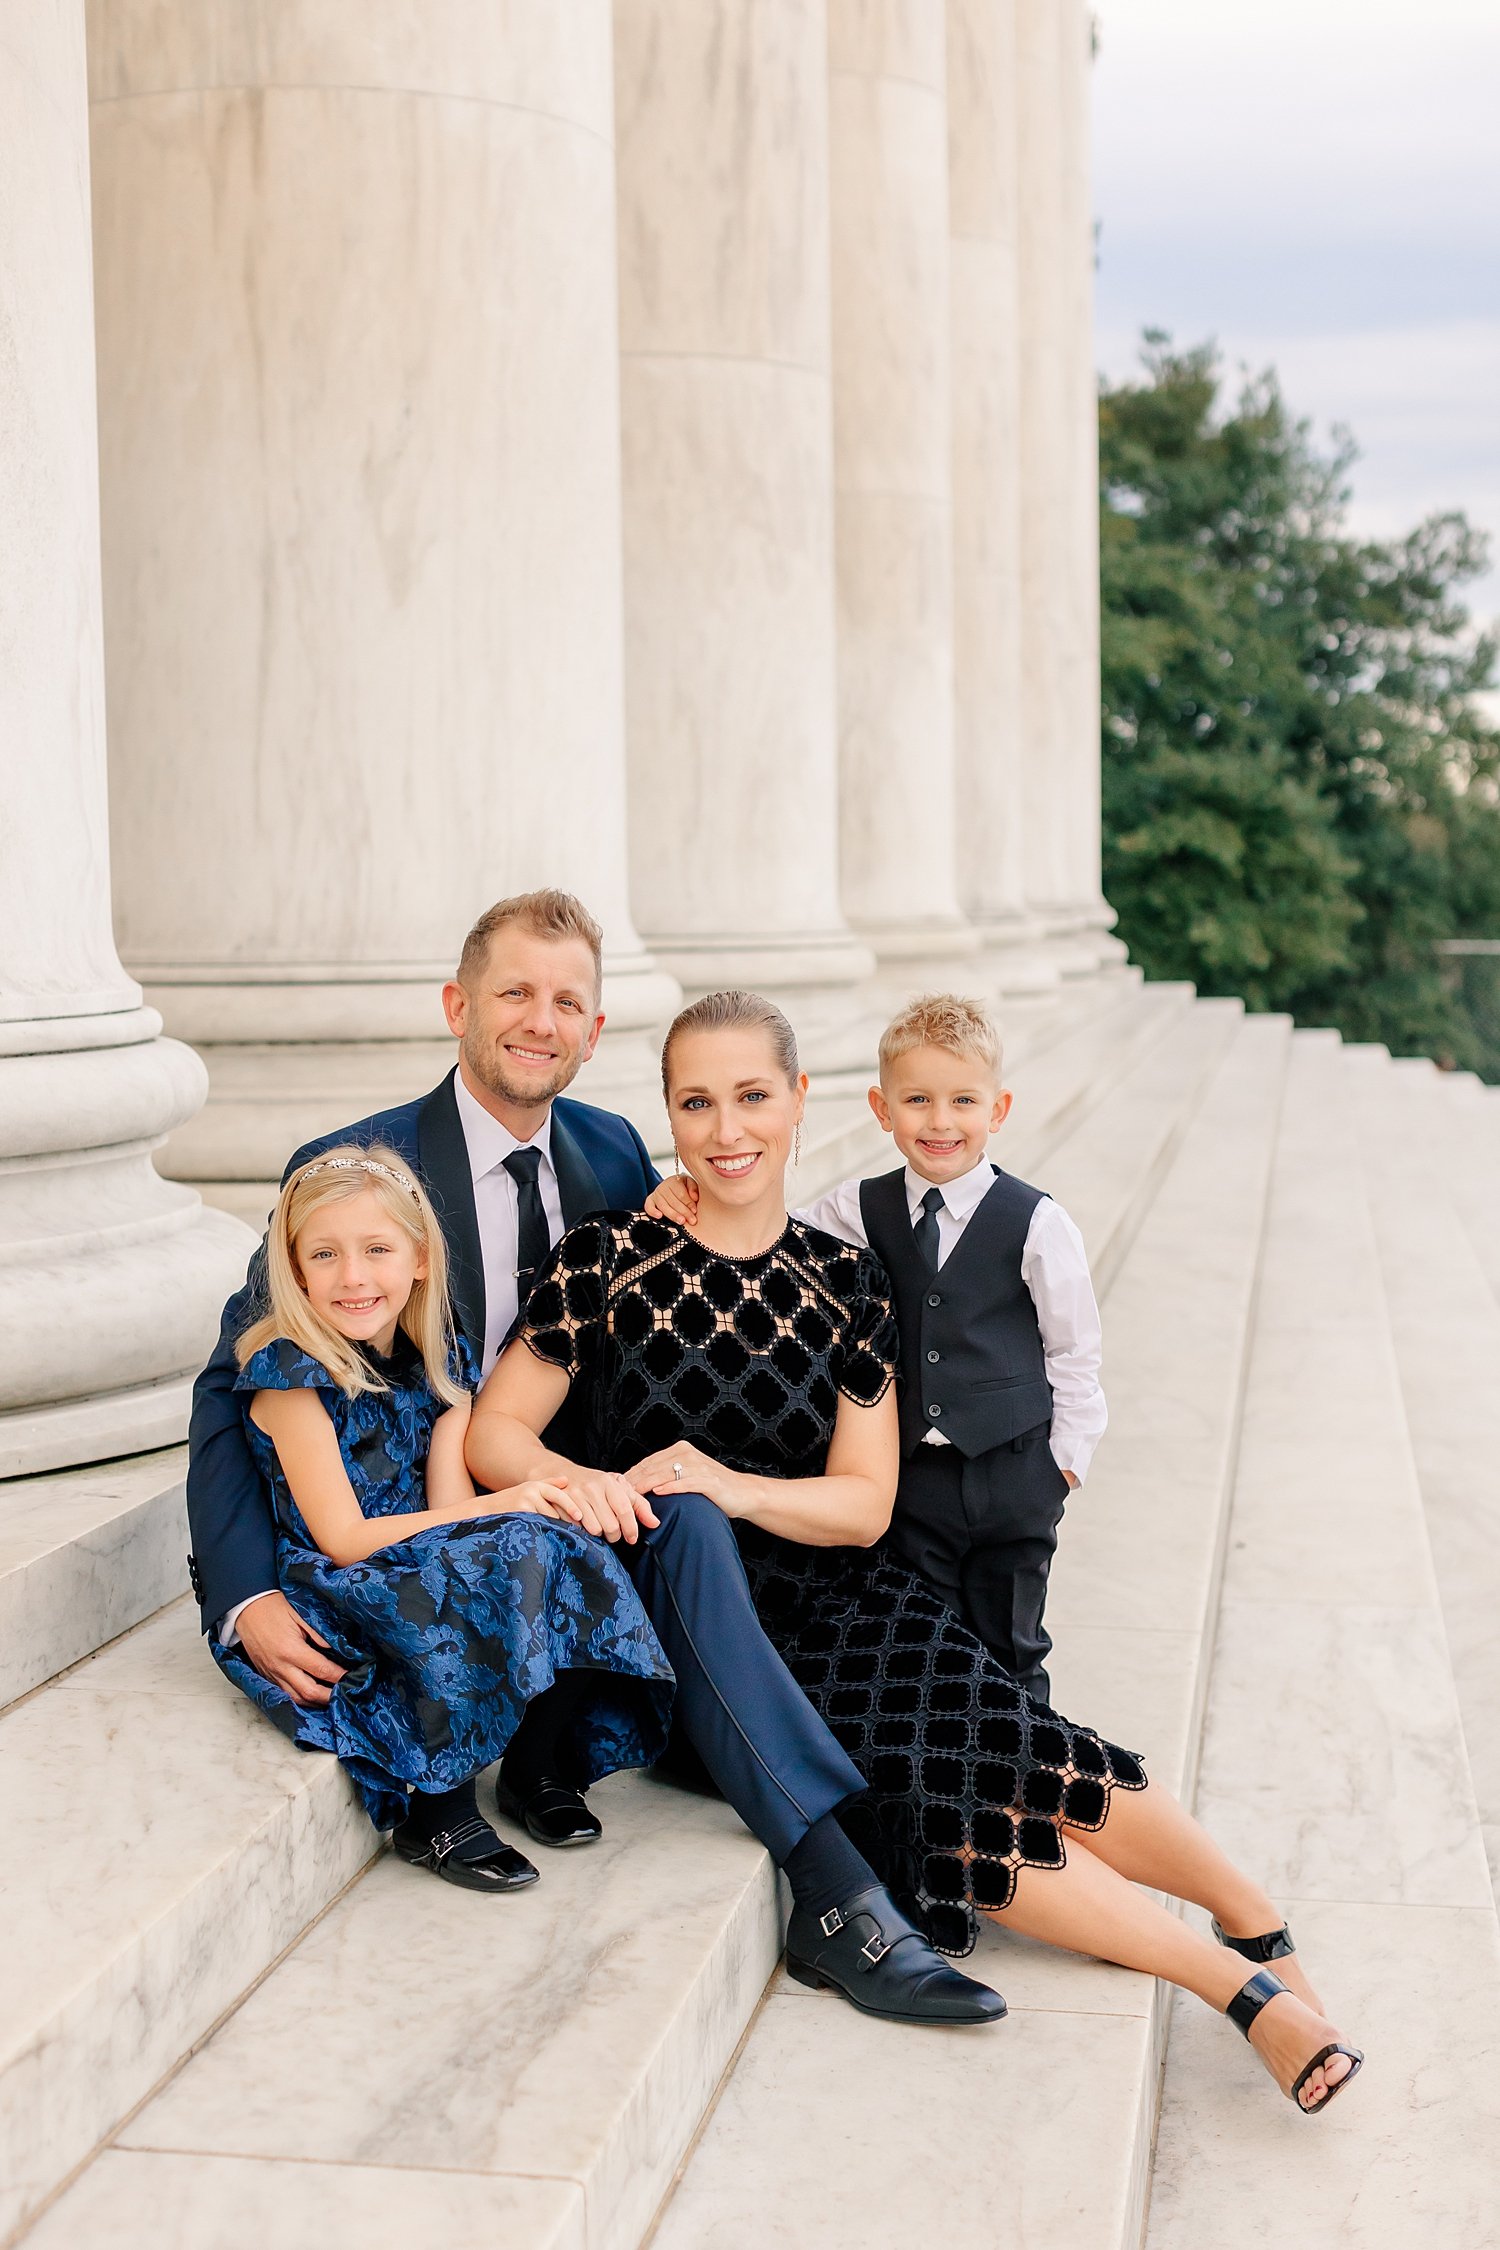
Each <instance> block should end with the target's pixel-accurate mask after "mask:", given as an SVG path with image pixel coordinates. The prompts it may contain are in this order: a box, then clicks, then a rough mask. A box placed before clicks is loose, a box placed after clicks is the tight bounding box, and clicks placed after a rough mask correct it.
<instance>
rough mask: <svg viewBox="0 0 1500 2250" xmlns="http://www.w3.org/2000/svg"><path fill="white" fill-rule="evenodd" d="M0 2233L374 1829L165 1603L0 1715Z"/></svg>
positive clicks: (194, 2029)
mask: <svg viewBox="0 0 1500 2250" xmlns="http://www.w3.org/2000/svg"><path fill="white" fill-rule="evenodd" d="M0 1801H3V1803H4V1805H5V1819H4V1821H3V1822H0V1929H3V1930H4V1932H5V1941H6V1942H5V1946H4V1950H3V1954H0V2240H6V2239H8V2237H9V2235H10V2234H11V2232H12V2230H13V2229H14V2228H16V2227H17V2226H18V2225H20V2224H22V2223H23V2222H24V2221H25V2219H26V2218H27V2217H28V2215H29V2214H30V2213H31V2212H33V2211H34V2210H35V2209H36V2208H37V2207H38V2206H39V2205H40V2204H41V2203H42V2202H43V2200H44V2199H45V2198H46V2197H47V2196H48V2195H49V2194H50V2193H51V2192H52V2190H53V2189H54V2188H55V2187H56V2186H57V2184H58V2182H59V2181H60V2180H62V2179H64V2178H65V2177H66V2176H67V2174H68V2173H69V2172H70V2171H71V2170H72V2169H73V2167H74V2166H76V2165H78V2164H79V2163H81V2162H82V2161H83V2159H84V2158H85V2157H87V2156H88V2154H89V2152H90V2151H91V2150H92V2149H93V2148H94V2147H95V2146H96V2144H97V2143H98V2142H99V2141H100V2139H101V2138H102V2137H103V2136H104V2135H105V2134H106V2133H108V2132H109V2131H111V2130H112V2129H113V2128H114V2126H115V2125H117V2124H118V2123H119V2121H120V2119H121V2118H122V2117H123V2116H125V2115H126V2114H127V2113H128V2112H129V2111H130V2109H131V2108H132V2107H133V2106H134V2104H135V2103H136V2102H138V2101H140V2099H141V2098H142V2096H143V2095H145V2094H146V2093H148V2092H149V2091H150V2089H151V2088H152V2086H154V2085H155V2084H156V2083H157V2081H158V2080H159V2079H160V2078H161V2077H162V2075H163V2073H164V2072H166V2071H168V2070H170V2069H171V2068H172V2067H173V2065H174V2064H175V2063H177V2062H178V2060H179V2059H180V2058H181V2056H182V2055H184V2054H185V2053H186V2052H187V2050H188V2049H189V2048H190V2047H191V2046H192V2044H193V2042H194V2041H195V2040H197V2039H200V2038H201V2037H202V2036H203V2034H204V2033H205V2032H206V2031H207V2030H208V2028H209V2026H210V2025H211V2024H212V2023H213V2022H214V2021H215V2019H216V2018H217V2017H218V2016H219V2015H221V2014H222V2013H223V2011H224V2010H225V2009H226V2008H227V2007H229V2006H230V2005H231V2003H232V2002H233V2001H235V2000H236V1999H237V1998H238V1997H239V1996H240V1994H242V1993H243V1992H244V1991H245V1989H246V1987H247V1986H249V1985H250V1984H252V1983H253V1982H254V1981H255V1979H256V1978H257V1977H258V1976H260V1975H261V1974H262V1973H263V1972H264V1971H265V1970H266V1969H267V1968H268V1967H269V1966H270V1964H271V1963H272V1962H273V1961H274V1960H275V1959H276V1957H277V1955H278V1954H279V1953H281V1952H282V1951H283V1950H284V1948H285V1947H286V1946H288V1945H289V1944H290V1943H291V1942H292V1940H293V1939H294V1938H296V1937H298V1936H300V1934H301V1933H302V1931H304V1930H305V1929H306V1928H307V1926H308V1925H309V1923H310V1922H312V1921H313V1920H314V1919H315V1917H316V1916H317V1915H318V1914H320V1913H321V1912H322V1911H323V1909H324V1908H325V1907H326V1906H327V1905H328V1904H329V1902H330V1900H332V1899H334V1898H336V1897H337V1895H338V1893H339V1892H340V1891H341V1890H342V1889H343V1887H344V1886H345V1884H346V1883H348V1882H349V1881H350V1880H351V1879H352V1878H353V1877H354V1876H355V1875H357V1874H358V1872H359V1871H360V1869H361V1868H362V1867H363V1866H364V1865H365V1863H366V1862H367V1861H368V1860H369V1858H370V1857H371V1855H372V1852H373V1851H374V1849H375V1845H376V1838H375V1836H374V1833H373V1831H372V1830H371V1828H370V1826H369V1823H368V1822H367V1821H366V1820H365V1818H364V1815H363V1814H362V1813H361V1812H360V1811H359V1810H358V1808H357V1806H356V1804H355V1802H354V1799H353V1796H352V1793H351V1791H350V1789H349V1787H348V1784H347V1783H346V1781H345V1780H344V1777H343V1774H342V1773H341V1771H340V1769H339V1768H338V1766H337V1765H336V1764H335V1763H334V1761H333V1760H332V1759H328V1758H318V1757H311V1756H308V1755H305V1754H304V1753H302V1752H300V1751H298V1750H295V1749H294V1748H293V1747H292V1745H291V1744H290V1743H289V1742H287V1741H286V1740H285V1738H284V1737H283V1736H281V1735H280V1734H278V1733H277V1731H276V1730H275V1728H274V1727H271V1726H268V1725H267V1724H266V1722H265V1720H264V1719H262V1718H261V1717H260V1715H259V1713H258V1712H257V1711H255V1710H254V1709H253V1707H252V1706H251V1705H250V1704H249V1703H247V1702H246V1701H245V1700H244V1699H243V1698H242V1697H241V1696H239V1695H237V1694H236V1693H235V1691H234V1690H233V1689H232V1688H231V1687H229V1686H228V1684H227V1683H226V1682H225V1681H223V1680H221V1679H220V1678H219V1676H218V1674H217V1673H216V1672H214V1670H213V1668H212V1666H211V1665H210V1664H209V1661H208V1659H207V1657H206V1656H205V1654H204V1652H203V1648H202V1644H201V1642H200V1639H199V1634H198V1621H197V1614H196V1611H195V1610H194V1609H193V1607H192V1606H191V1604H190V1603H189V1602H186V1601H183V1602H179V1603H177V1604H175V1605H174V1606H173V1607H172V1608H170V1609H167V1610H165V1611H163V1612H162V1613H161V1614H160V1615H159V1616H157V1617H156V1618H154V1619H153V1620H152V1621H151V1622H150V1623H149V1624H146V1625H143V1626H140V1627H138V1628H137V1629H136V1630H135V1631H134V1632H132V1633H129V1634H127V1635H125V1636H124V1637H123V1638H122V1639H120V1640H117V1641H116V1642H114V1643H113V1645H112V1646H111V1647H109V1648H107V1649H106V1650H104V1651H103V1653H102V1654H100V1655H98V1656H96V1657H93V1658H91V1659H89V1660H88V1661H86V1662H85V1663H82V1664H79V1665H77V1666H76V1667H75V1668H74V1669H73V1670H72V1671H70V1672H67V1673H64V1674H63V1676H62V1677H61V1678H60V1679H57V1680H54V1681H52V1682H51V1683H50V1684H49V1685H48V1686H46V1687H44V1688H41V1689H39V1690H38V1691H37V1693H36V1694H34V1695H31V1696H29V1697H27V1698H26V1699H25V1700H24V1701H22V1702H20V1703H18V1704H16V1705H14V1706H13V1707H12V1708H11V1709H10V1710H9V1711H8V1712H6V1713H5V1714H4V1715H3V1716H0Z"/></svg>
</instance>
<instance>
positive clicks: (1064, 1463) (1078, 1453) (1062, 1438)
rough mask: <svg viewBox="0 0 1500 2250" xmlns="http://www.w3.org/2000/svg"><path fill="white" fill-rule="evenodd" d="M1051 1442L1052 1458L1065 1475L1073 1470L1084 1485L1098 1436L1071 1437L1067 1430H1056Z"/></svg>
mask: <svg viewBox="0 0 1500 2250" xmlns="http://www.w3.org/2000/svg"><path fill="white" fill-rule="evenodd" d="M1050 1443H1051V1446H1052V1458H1053V1460H1054V1461H1055V1462H1056V1463H1057V1465H1058V1467H1059V1468H1060V1469H1061V1470H1062V1472H1063V1474H1064V1476H1067V1475H1068V1474H1069V1472H1070V1471H1071V1473H1072V1474H1073V1475H1074V1476H1075V1477H1077V1479H1078V1482H1079V1484H1080V1485H1082V1484H1083V1482H1084V1479H1085V1478H1086V1477H1087V1475H1088V1473H1089V1464H1090V1462H1091V1461H1092V1460H1093V1458H1094V1450H1095V1447H1096V1446H1097V1444H1098V1440H1097V1438H1078V1437H1069V1436H1068V1434H1067V1432H1066V1431H1058V1430H1054V1431H1053V1433H1052V1437H1051V1440H1050Z"/></svg>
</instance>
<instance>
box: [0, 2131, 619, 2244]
mask: <svg viewBox="0 0 1500 2250" xmlns="http://www.w3.org/2000/svg"><path fill="white" fill-rule="evenodd" d="M587 2240H588V2237H587V2234H586V2232H585V2228H584V2214H583V2197H582V2195H581V2194H580V2193H579V2191H578V2189H577V2188H575V2187H572V2186H570V2185H568V2184H567V2183H566V2182H565V2181H561V2180H522V2179H505V2180H497V2179H485V2178H476V2177H475V2176H473V2175H472V2174H465V2173H455V2172H423V2171H408V2170H405V2169H403V2167H402V2166H401V2164H400V2163H399V2161H385V2162H382V2163H381V2164H378V2165H362V2164H278V2163H275V2162H271V2163H267V2162H265V2161H264V2160H263V2159H260V2158H255V2159H249V2158H242V2157H233V2156H227V2157H226V2156H176V2155H172V2154H157V2153H155V2152H152V2153H149V2154H141V2153H138V2152H136V2151H133V2150H120V2149H112V2150H108V2151H106V2153H105V2154H104V2155H103V2156H101V2157H100V2158H99V2159H98V2161H97V2162H96V2163H94V2164H92V2165H91V2166H90V2167H89V2169H88V2171H87V2172H85V2173H84V2174H83V2177H82V2178H81V2179H80V2180H79V2181H78V2182H77V2184H76V2185H75V2186H73V2187H71V2188H69V2189H68V2190H67V2192H66V2193H65V2194H64V2195H63V2196H62V2197H61V2198H60V2200H59V2201H58V2202H57V2203H56V2204H55V2205H54V2206H53V2208H52V2209H51V2210H50V2211H49V2212H48V2213H47V2214H46V2216H45V2217H44V2218H43V2219H42V2220H41V2221H40V2222H39V2224H38V2225H37V2226H35V2227H34V2228H33V2229H32V2230H31V2232H30V2233H29V2234H28V2235H27V2237H26V2241H27V2245H28V2250H244V2245H245V2244H246V2243H272V2242H274V2243H275V2245H276V2250H346V2246H348V2250H353V2246H354V2245H355V2244H358V2246H359V2250H427V2245H429V2244H437V2243H441V2245H442V2250H497V2246H502V2245H503V2250H586V2245H587Z"/></svg>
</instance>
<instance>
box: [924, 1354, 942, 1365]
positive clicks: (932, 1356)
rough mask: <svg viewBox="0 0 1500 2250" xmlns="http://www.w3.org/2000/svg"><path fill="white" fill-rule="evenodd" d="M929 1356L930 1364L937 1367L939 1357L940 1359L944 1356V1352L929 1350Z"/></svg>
mask: <svg viewBox="0 0 1500 2250" xmlns="http://www.w3.org/2000/svg"><path fill="white" fill-rule="evenodd" d="M927 1357H928V1360H929V1362H930V1364H931V1365H932V1366H934V1367H936V1365H937V1363H938V1361H939V1359H940V1358H941V1357H942V1354H941V1353H940V1352H929V1353H928V1354H927Z"/></svg>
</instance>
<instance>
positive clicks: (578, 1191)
mask: <svg viewBox="0 0 1500 2250" xmlns="http://www.w3.org/2000/svg"><path fill="white" fill-rule="evenodd" d="M552 1169H553V1171H554V1172H555V1173H556V1174H557V1193H558V1198H559V1200H560V1202H561V1204H562V1215H563V1225H564V1226H565V1227H576V1226H577V1224H578V1222H579V1220H580V1219H584V1218H587V1217H588V1214H589V1213H590V1211H605V1210H607V1209H608V1208H609V1204H608V1199H607V1198H606V1196H605V1193H604V1190H603V1188H602V1187H601V1186H600V1185H599V1175H598V1173H597V1172H596V1171H595V1170H594V1167H593V1165H592V1164H590V1162H589V1160H588V1158H587V1157H586V1156H585V1155H584V1153H583V1150H582V1149H581V1148H580V1147H579V1145H578V1143H577V1141H576V1140H574V1138H573V1135H572V1134H571V1133H570V1132H569V1131H568V1128H567V1126H566V1125H565V1124H564V1123H563V1121H562V1118H561V1117H560V1116H559V1115H558V1113H557V1111H556V1110H555V1109H554V1110H553V1112H552Z"/></svg>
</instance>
